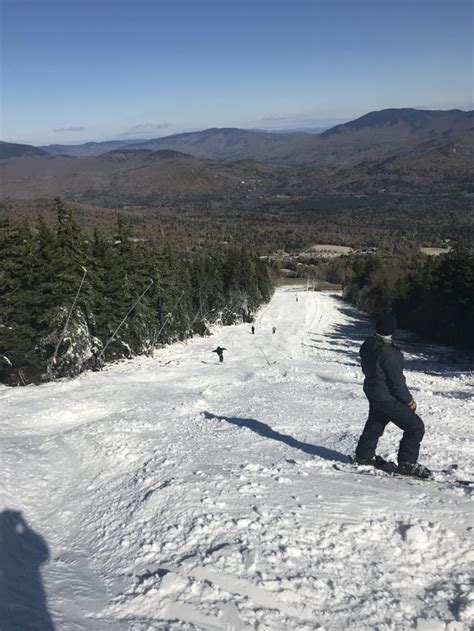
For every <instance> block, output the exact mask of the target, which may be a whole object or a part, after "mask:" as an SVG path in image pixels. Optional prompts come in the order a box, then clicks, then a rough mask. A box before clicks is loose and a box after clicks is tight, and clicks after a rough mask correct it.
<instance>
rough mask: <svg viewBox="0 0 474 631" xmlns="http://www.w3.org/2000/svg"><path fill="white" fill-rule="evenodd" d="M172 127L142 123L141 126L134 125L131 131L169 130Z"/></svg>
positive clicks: (162, 124)
mask: <svg viewBox="0 0 474 631" xmlns="http://www.w3.org/2000/svg"><path fill="white" fill-rule="evenodd" d="M169 127H170V124H169V123H140V124H139V125H133V127H131V128H130V129H135V130H140V129H141V130H144V131H146V130H148V129H150V130H152V129H168V128H169Z"/></svg>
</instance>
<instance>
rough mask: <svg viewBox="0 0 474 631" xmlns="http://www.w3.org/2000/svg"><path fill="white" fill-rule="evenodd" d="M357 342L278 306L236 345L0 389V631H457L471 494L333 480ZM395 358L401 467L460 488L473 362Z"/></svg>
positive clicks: (352, 478)
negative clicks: (407, 411)
mask: <svg viewBox="0 0 474 631" xmlns="http://www.w3.org/2000/svg"><path fill="white" fill-rule="evenodd" d="M296 297H298V301H296ZM272 326H275V327H276V333H275V334H272ZM369 332H370V326H369V324H368V323H367V322H366V320H365V319H364V318H363V317H361V316H360V315H359V314H358V313H357V312H356V311H355V310H353V309H352V308H350V307H349V306H348V305H347V304H345V303H344V302H343V301H342V300H341V298H340V297H339V296H338V295H337V294H328V293H311V292H310V293H306V292H304V291H302V289H299V288H296V287H293V288H282V289H279V290H277V291H276V293H275V296H274V298H273V299H272V301H271V303H270V304H269V305H268V306H267V307H265V308H264V309H263V310H262V311H261V313H260V315H259V317H258V319H257V322H256V334H255V335H251V332H250V325H239V326H233V327H226V328H222V329H216V330H215V332H214V334H213V335H212V337H210V338H206V339H202V338H200V339H195V340H191V341H189V342H188V343H186V344H184V343H183V344H175V345H173V346H171V347H168V348H165V349H163V350H162V351H159V352H157V353H156V357H155V358H154V359H150V358H140V359H136V360H133V361H129V362H122V363H119V364H116V365H114V366H109V367H107V369H106V370H104V371H103V372H101V373H87V374H84V375H82V376H81V377H80V378H77V379H74V380H71V381H61V382H55V383H49V384H46V385H43V386H40V387H34V386H29V387H27V388H16V389H11V388H6V387H0V407H1V422H0V459H1V463H2V476H1V482H0V511H1V515H2V519H1V521H0V527H1V529H0V537H1V541H0V543H1V554H0V560H1V564H0V570H1V573H0V587H1V586H2V581H3V588H4V589H5V585H6V586H7V587H6V591H4V592H3V593H4V594H6V598H5V599H4V602H3V608H2V604H0V629H1V630H2V631H11V630H13V629H15V630H16V629H18V630H19V631H27V629H30V628H31V629H45V630H48V629H51V628H53V627H52V623H51V622H50V620H52V621H53V622H54V625H55V627H54V628H55V629H57V630H61V631H62V630H82V629H84V630H102V629H104V630H106V631H108V630H111V629H113V630H125V629H126V630H128V629H131V630H134V631H138V630H140V631H144V630H151V629H153V630H165V629H205V630H208V629H209V630H217V629H225V630H229V631H230V630H234V631H244V630H245V631H254V630H258V631H264V630H265V631H266V630H268V631H280V630H285V631H286V630H288V631H293V630H295V631H296V630H303V629H308V630H309V629H311V630H312V629H326V630H327V631H336V630H337V631H340V630H341V629H350V630H351V631H352V630H358V629H371V630H373V629H377V630H379V631H384V630H389V629H390V630H391V629H394V630H400V631H405V630H407V629H421V630H424V631H467V630H468V629H469V628H470V625H471V624H472V622H473V619H474V595H473V591H472V583H471V577H472V569H473V565H474V551H473V548H472V534H473V532H474V522H473V519H472V517H473V512H472V503H471V502H470V490H469V489H467V488H465V489H463V488H453V487H451V486H450V484H449V482H447V481H446V478H445V476H443V475H441V474H439V479H440V481H439V482H432V483H431V482H419V481H412V480H410V479H390V478H388V477H375V476H373V477H371V476H367V475H356V474H352V473H346V472H340V471H336V470H335V469H334V468H333V463H334V461H344V459H345V454H347V453H350V452H352V451H353V450H354V447H355V443H356V440H357V437H358V435H359V433H360V431H361V429H362V426H363V423H364V421H365V418H366V413H367V403H366V400H365V398H364V395H363V393H362V388H361V386H362V373H361V370H360V368H359V363H358V355H357V351H358V348H359V346H360V344H361V341H362V340H363V339H364V337H365V336H366V335H367V334H368V333H369ZM218 344H220V345H221V346H225V347H226V348H227V351H226V352H225V354H224V355H225V361H224V363H223V364H219V362H218V359H217V356H216V354H215V353H212V350H213V349H214V348H215V347H216V346H217V345H218ZM401 345H402V348H403V350H404V351H406V352H405V356H406V360H407V370H406V374H407V381H408V384H409V387H410V388H411V390H412V392H413V394H414V396H415V398H416V400H417V402H418V410H419V413H420V416H421V417H422V418H423V419H424V421H425V424H426V427H427V432H426V437H425V440H424V442H423V445H422V451H421V457H420V461H421V462H424V463H426V464H427V465H428V466H430V467H432V468H433V469H439V470H440V469H443V468H445V467H446V466H448V465H449V464H451V463H453V462H455V463H458V464H459V468H458V470H457V471H456V472H455V473H453V476H454V477H458V478H462V479H471V478H472V475H473V447H472V426H473V421H474V399H473V393H474V380H473V372H472V369H473V366H474V363H473V356H472V355H469V354H468V353H465V354H460V353H459V352H454V351H453V349H450V348H447V347H441V346H427V345H422V344H419V343H416V342H415V341H413V340H410V339H408V338H407V339H406V341H405V342H403V341H402V342H401ZM407 349H408V351H407ZM399 436H400V434H399V431H398V430H397V429H396V428H391V429H389V430H388V431H387V433H386V435H385V436H384V437H383V439H382V441H381V443H380V453H381V454H382V455H383V456H385V457H390V458H392V459H394V458H395V455H396V448H397V443H398V438H399ZM14 620H17V624H16V626H15V623H14ZM18 621H20V622H18ZM25 621H27V622H25ZM28 621H29V622H28Z"/></svg>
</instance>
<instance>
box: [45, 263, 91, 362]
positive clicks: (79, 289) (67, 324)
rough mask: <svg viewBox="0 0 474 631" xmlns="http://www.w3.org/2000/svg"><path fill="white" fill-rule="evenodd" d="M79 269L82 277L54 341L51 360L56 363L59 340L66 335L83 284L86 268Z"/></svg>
mask: <svg viewBox="0 0 474 631" xmlns="http://www.w3.org/2000/svg"><path fill="white" fill-rule="evenodd" d="M81 269H82V270H83V275H82V278H81V282H80V284H79V288H78V290H77V292H76V295H75V297H74V300H73V302H72V306H71V308H70V309H69V313H68V315H67V318H66V322H65V324H64V327H63V330H62V331H61V335H60V337H59V339H58V341H57V343H56V348H55V349H54V353H53V357H52V360H51V361H52V363H53V364H55V363H56V358H57V356H58V351H59V347H60V346H61V342H62V341H63V339H64V337H65V335H66V332H67V330H68V327H69V322H70V320H71V315H72V312H73V310H74V307H75V306H76V302H77V299H78V298H79V294H80V293H81V289H82V285H83V284H84V279H85V277H86V275H87V269H86V268H85V267H83V266H82V265H81Z"/></svg>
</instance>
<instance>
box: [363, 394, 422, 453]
mask: <svg viewBox="0 0 474 631" xmlns="http://www.w3.org/2000/svg"><path fill="white" fill-rule="evenodd" d="M390 421H391V422H392V423H394V424H395V425H396V426H397V427H399V428H400V429H401V430H403V437H402V440H401V441H400V447H399V449H398V462H411V463H415V462H416V461H417V460H418V454H419V451H420V444H421V441H422V440H423V436H424V434H425V426H424V425H423V421H422V420H421V418H420V417H419V416H418V415H417V414H415V412H413V410H410V408H409V407H407V406H406V405H405V404H403V403H400V402H399V401H395V400H394V401H370V402H369V418H368V419H367V422H366V424H365V427H364V431H363V432H362V435H361V437H360V438H359V442H358V444H357V448H356V459H358V460H359V459H371V458H373V457H374V456H375V449H376V447H377V443H378V441H379V438H380V437H381V436H382V434H383V432H384V429H385V427H386V426H387V425H388V423H389V422H390Z"/></svg>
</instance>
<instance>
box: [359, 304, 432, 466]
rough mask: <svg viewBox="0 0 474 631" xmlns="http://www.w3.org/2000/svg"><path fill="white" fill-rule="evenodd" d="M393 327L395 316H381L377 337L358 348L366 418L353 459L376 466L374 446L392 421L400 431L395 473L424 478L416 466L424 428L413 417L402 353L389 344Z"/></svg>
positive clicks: (411, 398) (395, 326)
mask: <svg viewBox="0 0 474 631" xmlns="http://www.w3.org/2000/svg"><path fill="white" fill-rule="evenodd" d="M396 328H397V321H396V319H395V317H394V316H392V315H385V316H382V317H380V318H379V319H378V320H377V323H376V329H375V330H376V334H375V335H373V336H371V337H369V338H367V339H366V340H365V342H364V343H363V344H362V346H361V349H360V356H361V363H362V371H363V373H364V375H365V380H364V393H365V395H366V397H367V398H368V400H369V418H368V419H367V422H366V424H365V427H364V431H363V432H362V435H361V437H360V438H359V442H358V444H357V449H356V457H355V459H356V461H357V462H358V463H359V464H369V465H370V464H376V460H375V458H376V457H375V449H376V447H377V443H378V441H379V438H380V437H381V436H382V434H383V432H384V429H385V427H386V426H387V424H388V423H389V422H390V421H391V422H392V423H394V424H395V425H396V426H397V427H399V428H400V429H401V430H403V437H402V440H401V441H400V447H399V450H398V471H399V472H400V473H402V474H404V475H413V476H416V477H420V478H426V477H430V475H431V472H430V471H429V469H427V468H426V467H424V466H423V465H420V464H418V463H417V460H418V453H419V451H420V444H421V441H422V439H423V436H424V433H425V427H424V425H423V421H422V420H421V418H420V417H419V416H417V415H416V414H415V410H416V403H415V401H414V400H413V397H412V395H411V393H410V391H409V390H408V388H407V385H406V382H405V377H404V375H403V354H402V352H401V351H400V349H399V348H398V347H397V346H395V344H393V342H392V333H393V332H394V331H395V330H396Z"/></svg>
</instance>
